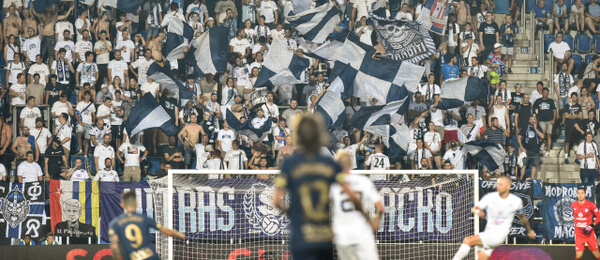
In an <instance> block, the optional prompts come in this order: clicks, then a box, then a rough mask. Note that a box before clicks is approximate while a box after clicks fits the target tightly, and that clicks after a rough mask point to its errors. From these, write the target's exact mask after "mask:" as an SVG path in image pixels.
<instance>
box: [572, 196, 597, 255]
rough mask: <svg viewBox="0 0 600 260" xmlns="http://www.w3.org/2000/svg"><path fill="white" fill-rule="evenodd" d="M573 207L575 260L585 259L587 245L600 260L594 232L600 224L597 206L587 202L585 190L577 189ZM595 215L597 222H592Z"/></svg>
mask: <svg viewBox="0 0 600 260" xmlns="http://www.w3.org/2000/svg"><path fill="white" fill-rule="evenodd" d="M571 207H573V216H574V217H575V259H581V258H582V257H583V251H584V250H585V246H586V244H587V247H588V248H589V249H590V251H592V254H594V257H596V258H597V259H600V252H598V242H597V241H596V233H595V232H594V226H595V225H597V224H598V223H599V222H600V212H599V211H598V208H596V204H594V203H593V202H591V201H589V200H586V199H585V189H584V188H579V189H577V201H575V202H573V204H571ZM594 215H596V220H595V221H592V218H593V217H594Z"/></svg>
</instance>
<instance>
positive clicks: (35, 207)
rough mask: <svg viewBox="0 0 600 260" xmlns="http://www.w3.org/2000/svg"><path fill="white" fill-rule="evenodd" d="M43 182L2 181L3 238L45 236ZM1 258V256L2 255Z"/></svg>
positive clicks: (0, 229)
mask: <svg viewBox="0 0 600 260" xmlns="http://www.w3.org/2000/svg"><path fill="white" fill-rule="evenodd" d="M44 186H45V185H44V183H43V182H39V181H36V182H28V183H16V182H10V183H9V182H0V232H2V235H0V237H3V238H24V237H25V235H31V237H32V238H33V239H39V238H42V237H44V236H45V235H44V234H42V233H41V232H42V227H43V226H44V225H46V212H45V210H44V201H45V194H46V193H45V191H44ZM0 258H1V257H0Z"/></svg>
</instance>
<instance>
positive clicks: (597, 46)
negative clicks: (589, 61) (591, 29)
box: [594, 34, 600, 53]
mask: <svg viewBox="0 0 600 260" xmlns="http://www.w3.org/2000/svg"><path fill="white" fill-rule="evenodd" d="M594 50H595V51H596V53H600V34H595V35H594Z"/></svg>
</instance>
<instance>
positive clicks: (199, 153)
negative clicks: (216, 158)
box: [195, 144, 210, 170]
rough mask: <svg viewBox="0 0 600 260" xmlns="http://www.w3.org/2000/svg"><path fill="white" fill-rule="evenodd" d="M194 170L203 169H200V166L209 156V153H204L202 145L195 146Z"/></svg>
mask: <svg viewBox="0 0 600 260" xmlns="http://www.w3.org/2000/svg"><path fill="white" fill-rule="evenodd" d="M195 148H196V149H195V150H196V170H202V169H204V167H202V164H204V161H206V158H208V155H209V154H210V153H209V152H205V151H204V145H202V144H196V147H195Z"/></svg>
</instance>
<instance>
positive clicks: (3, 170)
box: [0, 163, 7, 179]
mask: <svg viewBox="0 0 600 260" xmlns="http://www.w3.org/2000/svg"><path fill="white" fill-rule="evenodd" d="M4 176H7V175H6V168H4V164H2V163H0V179H1V178H2V177H4Z"/></svg>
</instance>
